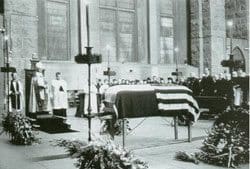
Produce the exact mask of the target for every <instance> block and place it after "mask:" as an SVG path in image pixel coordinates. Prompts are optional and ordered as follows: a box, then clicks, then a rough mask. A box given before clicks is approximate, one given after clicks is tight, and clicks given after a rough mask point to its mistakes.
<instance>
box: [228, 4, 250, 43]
mask: <svg viewBox="0 0 250 169" xmlns="http://www.w3.org/2000/svg"><path fill="white" fill-rule="evenodd" d="M225 16H226V20H233V23H234V24H233V31H232V32H233V38H235V39H248V34H249V25H248V23H249V0H225ZM230 36H231V35H230V30H229V28H228V27H227V37H230Z"/></svg>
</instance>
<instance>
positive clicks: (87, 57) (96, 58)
mask: <svg viewBox="0 0 250 169" xmlns="http://www.w3.org/2000/svg"><path fill="white" fill-rule="evenodd" d="M81 13H82V12H81V0H78V34H79V41H78V47H79V54H78V55H77V56H75V61H76V62H77V63H79V64H87V65H88V96H89V97H88V109H87V111H88V114H87V115H86V117H87V118H88V141H91V119H92V118H93V116H92V115H91V112H92V108H91V64H94V63H101V55H97V54H92V51H91V50H92V48H93V47H90V34H89V4H87V5H86V26H87V46H86V47H85V48H86V54H83V53H82V32H81V27H82V22H81Z"/></svg>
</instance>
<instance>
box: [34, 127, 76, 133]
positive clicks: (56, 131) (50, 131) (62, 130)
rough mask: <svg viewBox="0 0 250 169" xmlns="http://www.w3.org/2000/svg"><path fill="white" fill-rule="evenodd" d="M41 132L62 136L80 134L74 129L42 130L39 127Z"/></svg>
mask: <svg viewBox="0 0 250 169" xmlns="http://www.w3.org/2000/svg"><path fill="white" fill-rule="evenodd" d="M37 129H38V130H40V131H43V132H45V133H48V134H61V133H72V132H79V131H77V130H72V129H65V128H64V129H52V128H42V127H39V128H37Z"/></svg>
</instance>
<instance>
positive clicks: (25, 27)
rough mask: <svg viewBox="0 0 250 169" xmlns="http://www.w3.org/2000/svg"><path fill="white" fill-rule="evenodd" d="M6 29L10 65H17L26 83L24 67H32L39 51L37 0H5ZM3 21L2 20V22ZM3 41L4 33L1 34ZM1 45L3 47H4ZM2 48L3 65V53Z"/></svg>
mask: <svg viewBox="0 0 250 169" xmlns="http://www.w3.org/2000/svg"><path fill="white" fill-rule="evenodd" d="M4 5H5V6H4V7H5V21H6V31H7V33H8V39H9V50H11V51H12V54H11V55H10V66H13V67H16V69H17V72H18V75H19V78H20V80H21V82H22V83H23V84H24V69H25V68H29V67H30V61H29V60H30V58H31V56H32V53H37V49H38V43H37V42H38V41H37V39H38V36H37V22H38V18H37V1H36V0H18V1H16V0H8V1H5V4H4ZM1 23H2V22H1ZM1 42H2V35H1ZM2 47H3V46H2V45H1V49H2ZM2 51H3V50H1V59H0V63H1V66H2V65H3V55H2ZM3 81H4V79H3V74H1V75H0V92H1V95H0V108H1V110H3V103H4V94H3V90H4V85H3V84H2V83H3Z"/></svg>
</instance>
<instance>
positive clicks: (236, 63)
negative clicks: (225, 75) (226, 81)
mask: <svg viewBox="0 0 250 169" xmlns="http://www.w3.org/2000/svg"><path fill="white" fill-rule="evenodd" d="M221 65H222V66H223V67H228V68H229V71H230V74H231V75H232V72H233V70H234V69H235V68H241V67H242V66H243V64H242V62H241V61H240V60H234V55H233V54H230V58H229V59H228V60H222V61H221Z"/></svg>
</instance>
